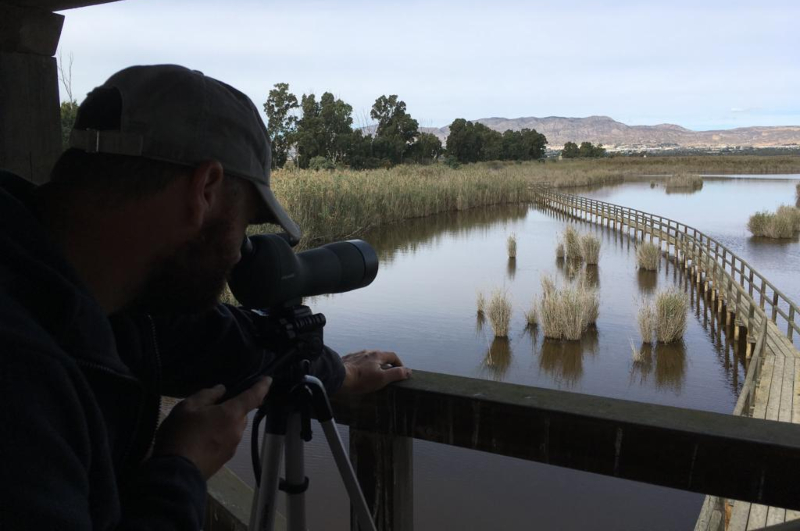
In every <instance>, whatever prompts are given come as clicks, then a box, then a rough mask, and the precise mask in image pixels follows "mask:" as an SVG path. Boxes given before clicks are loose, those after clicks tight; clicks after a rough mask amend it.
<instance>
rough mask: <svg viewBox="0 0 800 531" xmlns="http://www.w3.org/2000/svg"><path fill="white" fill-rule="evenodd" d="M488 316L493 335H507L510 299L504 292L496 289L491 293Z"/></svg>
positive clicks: (509, 321)
mask: <svg viewBox="0 0 800 531" xmlns="http://www.w3.org/2000/svg"><path fill="white" fill-rule="evenodd" d="M488 317H489V323H490V324H491V325H492V330H494V335H495V337H508V327H509V324H510V323H511V301H510V300H509V298H508V295H507V294H506V293H505V292H503V291H501V290H497V291H495V292H494V293H493V294H492V299H491V300H490V301H489V311H488Z"/></svg>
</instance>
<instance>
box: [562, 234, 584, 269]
mask: <svg viewBox="0 0 800 531" xmlns="http://www.w3.org/2000/svg"><path fill="white" fill-rule="evenodd" d="M561 238H562V241H563V242H564V250H565V251H566V257H567V258H568V259H569V260H574V261H580V260H581V259H582V257H583V253H582V249H581V237H580V235H579V234H578V231H577V230H575V227H573V226H572V225H567V228H566V229H564V234H563V235H562V237H561Z"/></svg>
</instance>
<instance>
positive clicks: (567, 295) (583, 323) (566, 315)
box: [539, 277, 600, 341]
mask: <svg viewBox="0 0 800 531" xmlns="http://www.w3.org/2000/svg"><path fill="white" fill-rule="evenodd" d="M545 278H546V277H542V285H543V286H544V285H545V283H546V281H545ZM549 282H551V281H548V285H549ZM599 309H600V300H599V294H598V292H597V290H595V289H592V288H590V287H589V285H588V282H584V281H582V280H579V281H577V282H574V283H572V284H568V285H565V286H562V287H560V288H555V287H553V288H552V289H550V290H549V292H548V293H546V295H545V296H543V297H542V298H541V299H540V301H539V319H540V322H541V326H542V330H543V332H544V336H545V337H547V338H550V339H563V340H567V341H577V340H579V339H580V338H581V336H582V335H583V333H584V332H586V330H588V328H589V326H590V325H592V324H594V323H595V322H596V321H597V317H598V314H599Z"/></svg>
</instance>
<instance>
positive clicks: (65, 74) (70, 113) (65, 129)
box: [58, 53, 78, 149]
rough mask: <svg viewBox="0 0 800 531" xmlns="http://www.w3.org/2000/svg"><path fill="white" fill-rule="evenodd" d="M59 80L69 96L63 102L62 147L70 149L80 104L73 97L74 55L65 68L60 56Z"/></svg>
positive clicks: (59, 55)
mask: <svg viewBox="0 0 800 531" xmlns="http://www.w3.org/2000/svg"><path fill="white" fill-rule="evenodd" d="M58 80H59V81H60V82H61V86H62V87H64V92H65V93H66V94H67V99H66V101H62V102H61V146H62V147H63V148H64V149H67V148H68V147H69V135H70V132H71V131H72V127H73V126H74V125H75V119H76V118H77V117H78V102H77V101H75V98H73V97H72V54H69V64H68V65H67V66H66V67H65V66H64V58H63V57H62V55H61V54H60V53H59V54H58Z"/></svg>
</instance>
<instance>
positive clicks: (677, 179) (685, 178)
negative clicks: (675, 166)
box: [664, 173, 703, 192]
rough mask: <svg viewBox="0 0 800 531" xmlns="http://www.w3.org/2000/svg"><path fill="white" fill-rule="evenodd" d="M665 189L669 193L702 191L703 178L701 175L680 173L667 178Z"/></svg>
mask: <svg viewBox="0 0 800 531" xmlns="http://www.w3.org/2000/svg"><path fill="white" fill-rule="evenodd" d="M664 187H665V188H666V190H667V191H668V192H669V191H675V190H692V191H694V190H702V189H703V178H702V177H700V176H699V175H692V174H688V173H679V174H675V175H673V176H671V177H669V178H667V180H666V183H665V185H664Z"/></svg>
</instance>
